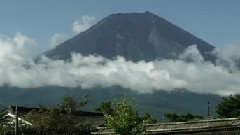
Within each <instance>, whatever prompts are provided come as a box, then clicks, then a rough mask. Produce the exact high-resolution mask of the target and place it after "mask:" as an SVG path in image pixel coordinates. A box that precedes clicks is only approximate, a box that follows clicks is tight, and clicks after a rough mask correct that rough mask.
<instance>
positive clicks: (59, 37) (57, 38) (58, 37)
mask: <svg viewBox="0 0 240 135" xmlns="http://www.w3.org/2000/svg"><path fill="white" fill-rule="evenodd" d="M68 38H69V36H68V35H66V34H59V33H56V34H54V35H53V36H52V38H51V40H50V48H51V49H53V48H55V47H56V46H57V45H59V44H61V43H63V42H64V41H66V40H67V39H68Z"/></svg>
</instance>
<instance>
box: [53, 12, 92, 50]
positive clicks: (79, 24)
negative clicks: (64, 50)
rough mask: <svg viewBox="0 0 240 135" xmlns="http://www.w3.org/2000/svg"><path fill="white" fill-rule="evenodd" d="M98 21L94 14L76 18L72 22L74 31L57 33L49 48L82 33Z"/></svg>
mask: <svg viewBox="0 0 240 135" xmlns="http://www.w3.org/2000/svg"><path fill="white" fill-rule="evenodd" d="M95 23H96V18H95V16H94V15H92V16H88V15H83V16H82V17H81V19H80V20H75V21H74V22H73V24H72V33H69V34H65V33H55V34H54V35H53V36H52V37H51V39H50V42H49V48H50V49H53V48H55V47H56V46H57V45H59V44H61V43H62V42H64V41H66V40H67V39H68V38H71V37H73V36H75V35H77V34H80V33H81V32H83V31H86V30H87V29H88V28H90V27H91V26H92V25H94V24H95Z"/></svg>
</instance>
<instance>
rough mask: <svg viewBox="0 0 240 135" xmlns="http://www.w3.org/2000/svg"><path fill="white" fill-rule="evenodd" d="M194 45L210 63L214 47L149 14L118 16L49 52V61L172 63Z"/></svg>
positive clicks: (105, 20)
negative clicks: (95, 58)
mask: <svg viewBox="0 0 240 135" xmlns="http://www.w3.org/2000/svg"><path fill="white" fill-rule="evenodd" d="M193 44H195V45H197V48H198V49H199V51H200V53H201V54H202V55H203V57H204V58H205V60H212V58H211V55H210V54H209V52H211V51H212V50H213V48H214V47H213V46H212V45H210V44H208V43H207V42H205V41H203V40H201V39H199V38H197V37H195V36H194V35H192V34H190V33H189V32H186V31H185V30H183V29H181V28H180V27H178V26H176V25H174V24H172V23H170V22H168V21H167V20H165V19H163V18H161V17H158V16H156V15H154V14H152V13H150V12H145V13H118V14H112V15H109V16H108V17H106V18H104V19H102V20H100V21H99V22H98V23H97V24H96V25H94V26H92V27H91V28H89V29H88V30H87V31H85V32H82V33H80V34H78V35H76V36H75V37H73V38H71V39H69V40H67V41H65V42H64V43H62V44H60V45H58V46H57V47H56V48H54V49H52V50H50V51H48V52H46V53H45V55H46V56H47V57H49V58H52V59H63V60H66V59H69V58H70V57H71V53H73V52H75V53H81V54H82V55H91V54H95V55H101V56H103V57H106V58H109V59H112V58H114V57H116V56H117V55H120V56H123V57H124V58H125V59H126V60H132V61H139V60H146V61H152V60H155V59H159V58H160V59H174V58H177V56H178V54H180V53H182V51H183V50H184V49H186V48H187V47H188V46H190V45H193Z"/></svg>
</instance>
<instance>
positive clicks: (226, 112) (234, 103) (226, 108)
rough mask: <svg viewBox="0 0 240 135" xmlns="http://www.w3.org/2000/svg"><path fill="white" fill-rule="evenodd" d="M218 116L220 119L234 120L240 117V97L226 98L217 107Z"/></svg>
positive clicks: (231, 96)
mask: <svg viewBox="0 0 240 135" xmlns="http://www.w3.org/2000/svg"><path fill="white" fill-rule="evenodd" d="M217 114H218V115H219V116H220V117H225V118H234V117H239V116H240V95H238V94H237V95H230V96H229V97H224V98H223V101H222V102H221V103H220V104H218V106H217Z"/></svg>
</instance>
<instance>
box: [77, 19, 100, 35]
mask: <svg viewBox="0 0 240 135" xmlns="http://www.w3.org/2000/svg"><path fill="white" fill-rule="evenodd" d="M95 23H96V18H95V16H87V15H84V16H82V18H81V20H80V21H79V20H76V21H74V22H73V32H74V34H75V35H77V34H79V33H81V32H83V31H85V30H87V29H88V28H90V27H91V26H92V25H94V24H95Z"/></svg>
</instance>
